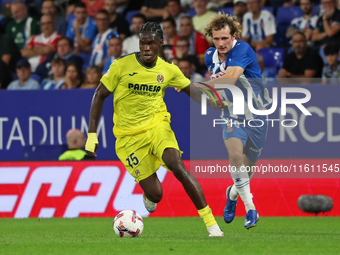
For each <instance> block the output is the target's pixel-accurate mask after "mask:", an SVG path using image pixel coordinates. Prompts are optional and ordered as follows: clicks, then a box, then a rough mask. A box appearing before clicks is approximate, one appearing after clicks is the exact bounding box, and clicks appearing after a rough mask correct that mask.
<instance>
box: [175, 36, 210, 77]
mask: <svg viewBox="0 0 340 255" xmlns="http://www.w3.org/2000/svg"><path fill="white" fill-rule="evenodd" d="M175 47H176V58H177V59H183V58H185V59H188V60H189V61H190V63H191V64H193V65H194V67H195V68H194V71H196V72H198V73H201V72H205V71H206V67H205V66H202V65H201V64H200V62H199V60H198V58H197V56H196V55H190V54H189V48H190V41H189V38H188V37H186V36H180V37H178V39H177V40H176V45H175Z"/></svg>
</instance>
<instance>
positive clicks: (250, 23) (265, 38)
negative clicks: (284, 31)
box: [241, 0, 276, 51]
mask: <svg viewBox="0 0 340 255" xmlns="http://www.w3.org/2000/svg"><path fill="white" fill-rule="evenodd" d="M247 7H248V12H247V13H246V14H244V16H243V23H242V27H243V31H242V39H241V40H243V41H246V42H248V43H249V44H250V45H251V47H252V48H253V49H254V50H255V51H258V50H259V49H263V48H268V47H270V46H271V45H272V43H273V40H274V34H276V27H275V17H274V16H273V14H271V13H270V12H269V11H267V10H261V0H248V2H247Z"/></svg>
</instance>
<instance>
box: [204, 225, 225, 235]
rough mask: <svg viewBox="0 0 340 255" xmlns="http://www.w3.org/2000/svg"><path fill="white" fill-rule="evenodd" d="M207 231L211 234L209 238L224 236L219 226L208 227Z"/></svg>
mask: <svg viewBox="0 0 340 255" xmlns="http://www.w3.org/2000/svg"><path fill="white" fill-rule="evenodd" d="M207 230H208V232H209V237H219V236H224V233H223V231H222V229H221V228H220V227H219V226H218V225H217V224H215V225H212V226H211V227H207Z"/></svg>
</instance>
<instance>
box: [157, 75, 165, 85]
mask: <svg viewBox="0 0 340 255" xmlns="http://www.w3.org/2000/svg"><path fill="white" fill-rule="evenodd" d="M157 81H158V82H159V83H163V81H164V76H163V74H159V75H158V76H157Z"/></svg>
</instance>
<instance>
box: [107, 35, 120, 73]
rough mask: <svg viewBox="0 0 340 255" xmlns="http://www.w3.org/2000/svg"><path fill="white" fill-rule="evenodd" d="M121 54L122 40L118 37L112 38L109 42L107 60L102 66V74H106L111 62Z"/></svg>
mask: <svg viewBox="0 0 340 255" xmlns="http://www.w3.org/2000/svg"><path fill="white" fill-rule="evenodd" d="M122 54H123V43H122V39H120V38H119V37H112V38H111V39H110V40H109V56H110V57H109V58H108V59H107V60H106V62H105V65H104V73H106V72H107V71H108V70H109V68H110V65H111V64H112V62H113V60H115V59H117V58H120V57H121V56H122Z"/></svg>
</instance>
